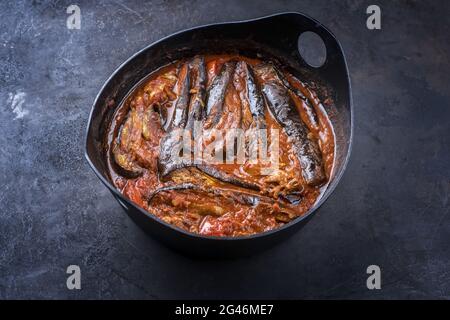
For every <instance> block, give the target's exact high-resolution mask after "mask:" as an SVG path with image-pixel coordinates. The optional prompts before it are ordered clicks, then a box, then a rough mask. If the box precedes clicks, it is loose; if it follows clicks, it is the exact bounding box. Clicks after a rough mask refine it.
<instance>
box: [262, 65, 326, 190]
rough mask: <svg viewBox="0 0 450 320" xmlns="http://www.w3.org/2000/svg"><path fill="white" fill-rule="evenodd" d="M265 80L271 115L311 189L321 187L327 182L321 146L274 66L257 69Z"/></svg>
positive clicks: (263, 82) (263, 86)
mask: <svg viewBox="0 0 450 320" xmlns="http://www.w3.org/2000/svg"><path fill="white" fill-rule="evenodd" d="M256 70H257V72H258V73H259V75H260V77H261V78H266V81H261V84H260V85H261V88H262V92H263V94H264V97H265V99H266V102H267V105H268V107H269V109H270V111H271V112H272V113H273V115H274V117H275V119H276V120H277V121H278V122H279V123H280V125H281V126H282V127H283V129H284V131H285V132H286V134H287V135H288V137H289V138H290V139H291V140H292V145H293V148H294V150H295V152H296V154H297V157H298V159H299V162H300V166H301V168H302V175H303V178H304V179H305V181H306V183H307V184H308V185H310V186H319V185H321V184H323V183H324V182H325V180H326V174H325V170H324V167H323V163H322V154H321V152H320V149H319V145H318V144H317V142H316V141H315V140H314V139H312V138H310V131H309V129H308V128H307V127H306V125H305V124H304V123H303V121H302V120H301V118H300V115H299V114H298V112H297V109H296V107H295V105H294V102H293V101H292V98H291V97H290V95H289V92H288V89H287V88H286V87H285V86H284V85H283V82H282V81H281V80H280V78H279V75H278V74H277V72H276V70H275V68H274V67H273V65H271V64H266V65H262V66H258V67H257V68H256Z"/></svg>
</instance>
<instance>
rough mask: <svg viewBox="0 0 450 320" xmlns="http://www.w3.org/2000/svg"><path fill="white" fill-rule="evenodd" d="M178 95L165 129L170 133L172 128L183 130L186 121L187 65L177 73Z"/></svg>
mask: <svg viewBox="0 0 450 320" xmlns="http://www.w3.org/2000/svg"><path fill="white" fill-rule="evenodd" d="M178 86H179V89H178V91H179V94H178V98H177V100H176V102H175V108H174V111H173V115H172V119H171V121H170V124H169V126H168V128H167V131H171V130H172V129H174V128H184V127H185V126H186V123H187V120H188V112H189V87H190V76H189V65H188V64H184V65H183V66H182V67H181V69H180V72H179V79H178Z"/></svg>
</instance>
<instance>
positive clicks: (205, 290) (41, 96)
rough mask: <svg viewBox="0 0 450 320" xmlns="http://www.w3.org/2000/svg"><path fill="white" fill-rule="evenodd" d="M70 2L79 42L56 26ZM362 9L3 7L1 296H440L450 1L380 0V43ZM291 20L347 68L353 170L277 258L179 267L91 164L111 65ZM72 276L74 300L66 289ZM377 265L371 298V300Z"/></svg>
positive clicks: (448, 259) (301, 5)
mask: <svg viewBox="0 0 450 320" xmlns="http://www.w3.org/2000/svg"><path fill="white" fill-rule="evenodd" d="M225 2H226V3H227V4H226V5H225V4H222V3H225ZM72 3H74V4H78V5H79V6H80V8H81V17H82V21H81V30H68V29H67V28H66V18H67V16H68V15H67V14H66V8H67V6H68V5H70V4H72ZM370 4H372V1H356V0H354V1H350V0H349V1H317V0H314V1H313V0H311V1H301V0H297V1H279V2H277V1H251V2H248V1H244V0H237V1H210V0H208V1H205V0H200V1H189V2H187V1H186V2H182V1H154V2H148V3H144V2H141V1H134V2H119V1H111V2H106V1H95V2H94V1H93V2H83V1H73V2H65V1H54V2H46V1H2V2H1V4H0V27H1V28H0V59H1V61H0V73H1V77H0V107H1V114H0V186H1V188H0V204H1V207H0V208H1V209H0V213H1V214H0V298H369V299H372V298H450V268H449V266H450V215H449V208H450V206H449V192H450V147H449V144H450V139H449V137H450V109H449V108H450V106H449V101H450V93H449V84H450V73H449V72H450V68H449V67H450V41H449V40H450V28H449V25H450V23H449V21H450V19H449V17H450V9H449V2H448V1H380V0H377V1H375V4H378V5H379V6H380V7H381V10H382V29H381V30H377V31H370V30H368V29H367V28H366V25H365V24H366V18H367V15H366V8H367V6H368V5H370ZM287 10H289V11H300V12H303V13H306V14H308V15H310V16H312V17H314V18H316V19H318V20H319V21H321V22H322V23H323V24H324V25H325V26H327V27H329V28H330V29H331V30H332V32H334V33H335V35H336V36H337V38H338V39H339V40H340V41H341V43H342V45H343V48H344V51H345V53H346V55H347V61H348V64H349V70H350V74H351V79H352V85H353V99H354V112H355V113H354V123H355V127H354V144H353V152H352V156H351V159H350V163H349V166H348V168H347V171H346V173H345V174H344V177H343V179H342V181H341V183H340V184H339V186H338V187H337V189H336V191H335V192H334V193H333V194H332V195H331V197H330V198H329V200H328V201H327V202H326V203H325V204H324V206H323V207H322V208H321V210H320V211H319V212H317V214H316V215H315V217H314V218H313V219H312V220H311V221H310V222H309V223H308V224H307V225H306V227H305V228H304V229H302V230H301V231H300V232H298V233H297V234H296V235H294V236H293V237H292V238H291V239H290V240H288V241H286V242H284V243H282V244H281V245H279V246H278V247H275V248H273V249H271V250H269V251H266V252H264V253H262V254H260V255H257V256H253V257H251V258H245V259H239V260H228V261H227V260H225V261H223V260H216V261H208V260H206V261H205V260H203V261H202V260H197V259H193V258H188V257H184V256H180V255H179V254H177V253H174V252H172V251H170V250H169V249H167V248H165V247H164V246H162V245H160V244H159V243H157V242H155V241H154V240H152V239H151V238H149V237H148V236H146V235H145V234H144V233H143V232H142V231H141V230H140V229H139V228H138V227H136V226H135V225H134V224H133V222H131V221H130V220H129V218H128V217H127V216H126V215H125V214H124V212H123V211H122V209H121V208H120V207H119V204H118V203H117V202H116V201H115V200H114V199H113V197H112V196H111V194H110V193H109V191H107V189H106V188H105V187H104V186H103V185H102V184H101V182H100V181H99V180H98V179H97V177H96V176H95V175H94V173H93V172H92V170H91V169H90V168H89V167H88V165H87V162H86V161H85V159H84V156H83V153H84V134H85V127H86V122H87V118H88V114H89V111H90V108H91V104H92V102H93V100H94V98H95V96H96V94H97V92H98V91H99V89H100V87H101V85H102V84H103V82H104V81H105V80H106V78H107V77H108V76H109V75H110V74H111V73H112V72H113V70H114V69H115V68H116V67H117V66H118V65H119V64H120V63H122V62H123V61H124V60H125V59H127V58H128V57H129V56H130V55H132V54H133V53H134V52H136V51H138V50H139V49H141V48H143V47H145V46H146V45H148V44H150V43H151V42H153V41H155V40H158V39H159V38H161V37H163V36H166V35H169V34H171V33H173V32H175V31H178V30H180V29H183V28H187V27H192V26H197V25H201V24H206V23H212V22H220V21H229V20H240V19H247V18H254V17H259V16H263V15H267V14H271V13H276V12H281V11H287ZM14 97H15V101H14ZM20 111H22V113H21V112H20ZM70 264H76V265H79V266H80V267H81V274H82V283H81V285H82V289H81V290H78V291H77V290H75V291H69V290H68V289H67V288H66V277H67V275H66V273H65V271H66V268H67V266H68V265H70ZM371 264H376V265H379V266H380V267H381V271H382V289H381V290H368V289H367V288H366V278H367V274H366V268H367V266H368V265H371Z"/></svg>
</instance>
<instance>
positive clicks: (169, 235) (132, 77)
mask: <svg viewBox="0 0 450 320" xmlns="http://www.w3.org/2000/svg"><path fill="white" fill-rule="evenodd" d="M306 31H311V32H314V33H316V34H317V35H319V36H320V38H321V39H322V40H323V42H324V44H325V47H326V52H327V57H326V61H325V63H324V64H323V65H322V66H321V67H319V68H314V67H311V66H309V65H308V64H307V63H306V62H305V61H304V60H303V59H302V57H301V55H300V54H299V51H298V45H297V43H298V38H299V36H300V35H301V34H302V33H304V32H306ZM201 53H239V54H243V55H246V56H250V57H256V56H257V57H260V58H261V57H262V58H263V59H264V58H268V59H271V60H278V61H279V62H280V63H282V64H283V65H285V66H288V68H289V71H291V72H292V73H293V74H294V75H297V76H298V77H299V78H300V79H302V80H304V81H305V82H307V83H310V84H311V85H315V90H316V92H317V93H318V95H319V97H320V98H321V100H322V101H324V100H325V99H327V98H328V99H331V101H333V103H334V106H332V107H331V108H328V107H327V113H328V115H329V117H330V120H331V122H332V124H333V127H334V130H335V135H336V155H335V164H334V169H333V172H332V176H331V178H330V183H329V186H328V188H327V190H326V191H325V193H324V194H323V196H322V198H321V199H320V200H319V201H318V203H317V204H316V205H315V206H314V207H313V208H311V209H310V210H309V211H308V212H307V213H306V214H304V215H303V216H301V217H299V218H297V219H295V220H293V221H291V222H289V223H288V224H286V225H284V226H283V227H281V228H279V229H276V230H272V231H269V232H265V233H261V234H256V235H252V236H245V237H235V238H230V237H205V236H201V235H197V234H192V233H189V232H186V231H184V230H181V229H178V228H176V227H173V226H171V225H169V224H167V223H165V222H163V221H161V220H160V219H158V218H156V217H155V216H153V215H152V214H150V213H148V212H146V211H145V210H143V209H142V208H140V207H139V206H137V205H136V204H135V203H133V202H132V201H131V200H129V199H127V198H125V197H124V196H123V195H122V194H121V193H120V192H119V191H118V190H117V189H116V188H115V187H114V186H113V184H112V183H111V178H110V176H109V174H108V169H107V168H108V166H107V162H106V154H105V152H106V151H105V147H104V141H105V135H106V134H107V130H108V126H109V123H110V121H111V118H112V115H113V113H114V111H115V110H116V108H117V107H118V106H119V105H120V103H121V102H122V100H123V99H124V97H125V96H126V95H127V93H129V92H130V90H131V89H132V88H133V87H134V86H135V85H136V84H137V83H138V82H139V81H140V80H142V79H143V78H144V77H145V76H147V75H148V74H149V73H151V72H152V71H154V70H156V69H157V68H159V67H161V66H164V65H167V64H168V63H171V62H173V61H174V60H177V59H181V58H186V57H192V56H194V55H195V54H201ZM351 141H352V100H351V88H350V79H349V75H348V70H347V64H346V61H345V57H344V54H343V52H342V48H341V46H340V44H339V42H338V41H337V40H336V38H335V37H334V36H333V34H332V33H331V32H330V31H328V30H327V29H326V28H325V27H324V26H322V25H321V24H320V23H319V22H318V21H316V20H314V19H312V18H309V17H307V16H305V15H303V14H300V13H293V12H289V13H282V14H275V15H272V16H268V17H264V18H258V19H253V20H247V21H240V22H230V23H218V24H211V25H207V26H202V27H198V28H192V29H188V30H185V31H181V32H178V33H175V34H173V35H171V36H169V37H166V38H164V39H162V40H160V41H157V42H155V43H153V44H151V45H149V46H148V47H146V48H144V49H142V50H141V51H139V52H138V53H136V54H135V55H134V56H132V57H131V58H129V59H128V60H127V61H125V62H124V63H123V64H122V65H121V66H120V67H119V68H117V70H116V71H115V72H114V73H113V74H112V75H111V76H110V77H109V79H108V80H107V81H106V83H105V84H104V85H103V87H102V89H101V90H100V93H99V94H98V96H97V97H96V99H95V102H94V105H93V106H92V111H91V115H90V117H89V123H88V128H87V136H86V158H87V160H88V162H89V164H90V166H91V167H92V169H93V170H94V172H95V174H96V175H97V176H98V177H99V178H100V180H101V181H102V182H103V183H104V184H105V185H106V187H107V188H108V189H109V190H110V191H111V193H112V194H113V195H114V197H115V198H116V199H117V201H119V203H120V204H121V205H122V207H123V208H124V209H125V211H126V212H127V214H128V215H129V216H130V217H131V218H132V219H133V220H134V221H135V222H136V223H137V224H138V225H139V226H140V227H141V228H143V229H144V230H145V231H146V232H147V233H148V234H150V235H151V236H153V237H155V238H157V239H159V240H161V241H162V242H164V243H165V244H167V245H168V246H170V247H172V248H175V249H177V250H180V251H182V252H184V253H188V254H194V255H200V256H238V255H249V254H252V253H255V252H257V251H260V250H262V249H264V248H267V247H269V246H272V245H273V244H275V243H277V242H279V241H280V240H281V239H284V238H286V237H287V236H289V235H291V234H292V233H294V232H295V231H297V230H298V229H300V228H301V227H302V226H304V225H305V224H306V222H307V221H308V220H309V219H310V218H311V216H312V214H313V212H315V211H316V210H317V209H318V208H319V207H320V205H321V204H322V203H323V202H324V201H325V200H326V199H327V198H328V196H329V195H330V194H331V192H333V190H334V188H335V187H336V185H337V184H338V182H339V180H340V178H341V176H342V174H343V172H344V169H345V167H346V164H347V160H348V158H349V154H350V148H351Z"/></svg>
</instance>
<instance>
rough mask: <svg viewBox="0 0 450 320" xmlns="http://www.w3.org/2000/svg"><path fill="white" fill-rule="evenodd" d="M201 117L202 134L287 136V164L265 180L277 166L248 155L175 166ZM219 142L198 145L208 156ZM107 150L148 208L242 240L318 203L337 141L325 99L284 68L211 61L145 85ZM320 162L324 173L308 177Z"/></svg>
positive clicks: (117, 176)
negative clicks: (180, 145) (180, 139)
mask: <svg viewBox="0 0 450 320" xmlns="http://www.w3.org/2000/svg"><path fill="white" fill-rule="evenodd" d="M274 70H276V71H277V72H278V75H277V73H276V72H274ZM203 73H204V74H203ZM280 79H282V80H283V81H285V82H284V85H283V81H281V80H280ZM202 80H203V82H202ZM253 93H255V94H254V95H253ZM254 97H256V100H255V98H254ZM185 100H186V101H185ZM261 101H262V104H261ZM283 101H288V102H289V103H288V104H289V106H287V105H283ZM258 102H259V103H258ZM279 102H280V103H279ZM258 106H259V109H258V108H257V107H258ZM261 106H262V107H263V108H262V109H261ZM283 106H284V107H287V108H290V109H289V116H288V117H285V115H286V112H287V111H286V110H287V109H286V110H284V109H280V108H282V107H283ZM196 108H197V109H196ZM208 108H209V109H210V110H208ZM194 109H196V110H197V111H198V110H200V111H198V112H197V113H196V112H194ZM255 110H256V111H258V110H259V115H258V114H257V112H256V111H255ZM208 111H209V113H208ZM194 118H195V119H196V120H197V119H198V120H199V123H200V127H201V128H202V130H207V129H217V130H219V131H223V132H227V130H228V129H231V128H234V129H243V130H250V129H265V130H267V132H268V133H267V144H268V145H270V144H271V143H275V138H273V137H272V136H270V133H269V132H271V130H273V129H276V130H278V135H277V136H278V146H279V148H278V150H279V156H278V166H277V167H276V169H274V170H272V172H271V173H270V174H267V173H266V174H262V170H261V169H262V168H265V167H268V166H269V164H268V163H262V162H261V161H259V162H256V163H255V162H252V161H250V160H249V159H246V160H245V162H244V163H237V161H234V162H233V163H214V164H211V163H208V164H207V165H204V164H203V163H202V164H200V165H196V164H193V163H192V162H191V163H184V164H182V165H174V164H173V163H172V162H171V160H170V159H169V160H167V159H166V158H165V157H166V155H163V154H162V153H167V150H172V149H170V148H171V147H172V145H171V144H170V143H171V141H170V139H169V138H168V137H169V135H170V134H171V133H172V132H174V130H176V129H179V128H182V129H186V128H188V129H189V128H191V129H192V127H191V125H192V123H193V122H191V121H190V120H192V119H194ZM287 125H288V126H287ZM291 127H295V128H297V127H298V128H297V129H298V130H291V129H290V128H291ZM191 131H192V130H191ZM192 132H193V131H192ZM191 138H192V137H191ZM246 139H247V138H246ZM215 140H216V139H214V138H211V137H209V136H206V137H204V139H203V140H202V141H201V142H198V141H199V139H197V138H195V137H194V138H192V144H191V146H193V145H194V144H195V143H198V145H199V149H200V150H205V148H206V147H207V145H208V143H211V142H213V141H215ZM172 142H173V141H172ZM244 142H247V140H245V141H244ZM305 146H306V147H308V148H306V147H305ZM106 147H107V157H108V164H109V172H110V176H111V179H112V181H113V182H114V184H115V186H116V187H117V188H118V189H119V190H120V191H121V193H122V194H123V195H124V196H125V197H127V198H129V199H130V200H132V201H134V202H135V203H136V204H137V205H139V206H140V207H142V208H143V209H145V210H147V211H149V212H150V213H152V214H154V215H155V216H157V217H158V218H160V219H161V220H163V221H165V222H167V223H169V224H172V225H174V226H176V227H178V228H181V229H184V230H187V231H190V232H193V233H198V234H202V235H208V236H243V235H250V234H255V233H260V232H264V231H268V230H271V229H275V228H277V227H280V226H282V225H283V224H285V223H287V222H289V221H291V220H292V219H294V218H296V217H298V216H301V215H302V214H304V213H305V212H306V211H308V209H309V208H311V207H312V206H313V205H314V204H315V203H316V202H317V201H318V199H319V198H320V196H321V194H322V193H323V191H324V190H325V188H326V187H327V184H328V180H329V177H330V176H331V172H332V169H333V161H334V153H335V137H334V133H333V128H332V125H331V122H330V121H329V119H328V117H327V113H326V110H325V107H324V106H323V104H322V103H321V101H319V99H318V97H317V95H316V94H315V93H314V92H313V90H312V89H311V88H309V87H308V86H307V85H305V84H304V82H302V79H297V78H295V77H294V76H292V75H291V74H289V73H287V72H285V71H284V69H283V68H282V66H281V67H277V69H275V68H272V64H271V62H270V61H261V60H257V59H250V58H247V57H243V56H237V55H204V56H201V57H193V58H191V59H186V60H183V61H176V62H174V63H172V64H170V65H168V66H165V67H163V68H161V69H160V70H158V71H156V72H154V73H152V74H151V75H149V76H148V77H147V78H146V79H145V80H144V81H143V82H142V83H141V84H140V85H138V86H137V87H136V89H134V90H133V91H132V92H131V93H130V94H129V96H128V97H127V98H126V99H125V101H124V102H123V103H122V105H121V106H120V107H119V108H118V109H117V110H116V112H115V115H114V118H113V120H112V122H111V125H110V130H109V133H108V136H107V137H106ZM224 148H225V147H224ZM305 150H306V151H305ZM311 150H312V151H311ZM315 150H316V152H315V153H314V151H315ZM271 152H272V151H270V152H269V154H271ZM225 153H226V152H225ZM251 153H252V152H251V151H249V149H248V148H247V149H245V154H246V156H250V155H251ZM232 156H233V157H236V155H235V154H233V155H232ZM235 160H236V159H235ZM314 161H315V162H314ZM318 163H319V164H320V166H321V169H322V171H323V177H322V178H318V179H314V177H313V178H311V177H308V175H307V174H305V173H306V171H308V170H310V171H311V175H314V174H316V173H317V172H318V171H317V164H318ZM316 177H317V176H316ZM308 179H309V180H308ZM317 181H319V182H317Z"/></svg>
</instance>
